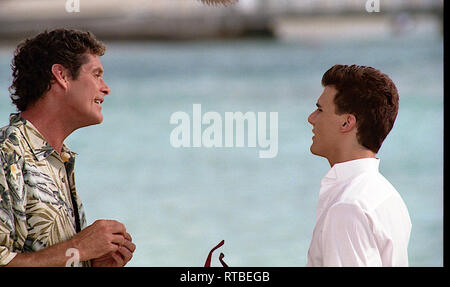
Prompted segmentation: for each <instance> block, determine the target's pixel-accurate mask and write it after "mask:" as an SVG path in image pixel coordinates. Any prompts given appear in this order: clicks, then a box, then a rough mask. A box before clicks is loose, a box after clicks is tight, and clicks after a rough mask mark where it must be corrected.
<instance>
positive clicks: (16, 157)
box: [0, 114, 89, 266]
mask: <svg viewBox="0 0 450 287" xmlns="http://www.w3.org/2000/svg"><path fill="white" fill-rule="evenodd" d="M75 155H76V154H75V153H74V152H71V151H70V150H69V149H68V148H67V146H66V145H63V147H62V151H61V155H60V154H58V153H57V152H56V151H55V150H54V149H53V147H52V146H50V144H49V143H48V142H47V141H46V140H45V139H44V137H43V136H42V135H41V134H40V133H39V131H38V130H37V129H36V128H35V127H34V126H33V125H32V124H31V122H29V121H27V120H25V119H24V118H22V117H21V116H20V114H11V116H10V124H9V125H8V126H6V127H3V128H1V129H0V266H1V265H6V264H8V263H9V262H10V261H11V260H12V259H13V258H14V256H15V255H16V254H17V253H23V252H33V251H38V250H41V249H44V248H46V247H49V246H51V245H54V244H57V243H60V242H63V241H66V240H68V239H70V238H72V237H73V236H74V235H75V234H76V233H77V232H79V231H80V230H81V229H82V228H83V227H84V226H85V225H86V218H85V214H84V211H83V206H82V203H81V201H80V198H79V197H78V195H77V192H76V190H75V177H74V163H75ZM87 265H89V263H88V262H80V266H87Z"/></svg>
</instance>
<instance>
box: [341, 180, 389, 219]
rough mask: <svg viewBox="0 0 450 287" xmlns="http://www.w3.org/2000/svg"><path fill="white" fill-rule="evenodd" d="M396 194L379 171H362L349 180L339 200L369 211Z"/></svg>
mask: <svg viewBox="0 0 450 287" xmlns="http://www.w3.org/2000/svg"><path fill="white" fill-rule="evenodd" d="M396 194H397V191H396V189H395V188H394V187H393V186H392V184H391V183H390V182H389V181H388V180H387V179H386V178H384V176H383V175H382V174H381V173H375V174H374V173H371V174H369V173H363V174H361V175H359V176H357V177H355V178H354V179H353V180H352V181H351V182H349V184H348V185H347V187H346V188H345V191H344V192H343V193H342V196H341V198H340V202H343V203H347V204H354V205H357V206H359V207H360V208H362V209H363V210H365V211H366V212H370V211H372V210H374V209H376V208H377V207H378V206H379V205H380V204H382V203H383V202H384V201H385V200H387V199H388V198H390V197H392V196H394V195H396Z"/></svg>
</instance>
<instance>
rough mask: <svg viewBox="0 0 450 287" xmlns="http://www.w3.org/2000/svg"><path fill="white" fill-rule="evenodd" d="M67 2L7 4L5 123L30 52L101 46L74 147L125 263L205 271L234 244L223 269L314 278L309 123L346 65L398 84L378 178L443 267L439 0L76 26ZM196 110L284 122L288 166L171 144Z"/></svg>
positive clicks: (124, 7) (176, 15)
mask: <svg viewBox="0 0 450 287" xmlns="http://www.w3.org/2000/svg"><path fill="white" fill-rule="evenodd" d="M66 2H67V1H64V0H42V1H39V0H14V1H12V0H0V94H1V97H0V124H1V126H4V125H6V124H7V123H8V116H9V114H10V113H12V112H15V107H14V106H13V105H12V104H11V101H10V98H9V91H8V87H9V86H10V84H11V81H12V76H11V68H10V63H11V60H12V57H13V54H14V49H15V47H16V45H17V44H18V43H19V42H20V41H22V40H23V39H25V38H26V37H30V36H34V35H36V34H37V33H39V32H41V31H43V30H45V29H53V28H57V27H66V28H75V29H81V30H89V31H92V32H93V33H94V34H95V35H96V36H97V37H98V38H99V39H100V40H102V41H103V42H105V44H106V45H107V52H106V54H105V56H103V57H102V63H103V65H104V67H105V76H104V79H105V81H106V82H107V83H108V85H109V86H110V88H111V94H110V95H109V96H107V97H106V99H105V102H104V103H103V115H104V122H103V123H102V124H101V125H97V126H91V127H87V128H84V129H80V130H78V131H76V132H75V133H74V134H72V135H71V136H70V137H69V138H67V140H66V143H67V144H68V145H69V147H70V148H71V149H72V150H73V151H75V152H77V153H78V157H77V161H76V166H75V169H76V182H77V190H78V193H79V194H80V196H81V198H82V200H83V202H84V206H85V210H86V214H87V219H88V224H90V223H92V222H94V221H95V220H96V219H100V218H108V219H116V220H119V221H121V222H123V223H124V224H125V225H126V227H127V230H128V232H129V233H130V234H131V235H132V236H133V240H134V242H135V243H136V245H137V249H136V252H135V255H134V257H133V259H132V261H131V262H130V263H129V265H128V266H203V264H204V262H205V260H206V257H207V255H208V252H209V250H210V249H211V248H212V247H214V246H215V245H216V244H217V243H219V242H220V241H221V240H222V239H224V240H225V244H224V246H222V247H221V248H220V249H219V250H217V251H216V254H215V256H213V263H212V266H220V264H219V261H218V258H217V257H218V255H219V253H220V252H223V253H224V254H225V258H224V261H225V262H227V264H228V265H230V266H236V267H238V266H304V265H306V261H307V259H306V258H307V251H308V247H309V243H310V239H311V236H312V231H313V228H314V224H315V215H316V206H317V200H318V193H319V188H320V180H321V179H322V177H323V176H324V175H325V174H326V173H327V171H328V170H329V168H330V167H329V165H328V162H327V161H326V160H325V159H323V158H319V157H315V156H313V155H312V154H311V153H310V152H309V147H310V144H311V137H312V132H311V126H310V125H309V124H308V122H307V117H308V115H309V114H310V113H311V112H312V111H314V109H315V103H316V100H317V98H318V97H319V95H320V94H321V92H322V89H323V88H322V87H321V85H320V81H321V78H322V75H323V73H324V72H325V71H326V70H327V69H328V68H330V67H331V66H333V65H334V64H359V65H367V66H373V67H375V68H377V69H380V70H381V71H382V72H384V73H386V74H388V75H389V76H390V77H391V78H392V79H393V81H394V82H395V83H396V85H397V88H398V90H399V94H400V110H399V114H398V117H397V120H396V123H395V126H394V128H393V130H392V131H391V133H390V135H389V136H388V137H387V139H386V140H385V142H384V144H383V146H382V148H381V150H380V152H379V154H378V157H379V158H381V163H380V170H381V172H382V173H383V174H384V176H385V177H386V178H387V179H388V180H389V181H390V182H391V183H392V184H393V185H394V186H395V187H396V188H397V190H398V192H399V193H400V194H401V196H402V198H403V199H404V201H405V202H406V205H407V206H408V209H409V213H410V216H411V220H412V224H413V227H412V234H411V240H410V245H409V263H410V266H442V265H443V34H442V33H443V23H442V21H443V1H439V0H438V1H433V0H428V1H427V0H423V1H412V0H411V1H401V0H397V1H393V0H391V1H383V0H381V1H369V2H370V3H375V4H377V2H378V3H379V12H372V13H369V12H368V11H367V9H366V4H367V1H365V0H347V1H337V0H336V1H331V0H303V1H302V0H297V1H295V0H291V1H288V0H284V1H281V0H279V1H275V0H273V1H272V0H271V1H269V0H239V1H238V3H236V4H234V5H228V6H226V7H224V6H207V5H204V4H202V3H201V2H200V1H198V0H147V1H144V0H129V1H119V0H108V1H106V0H89V1H87V0H80V1H79V3H80V6H79V8H80V10H79V12H72V13H69V12H68V11H67V10H66ZM69 2H72V1H69ZM69 8H70V7H69ZM369 8H370V7H369ZM372 8H376V7H375V6H374V5H372ZM69 10H70V9H69ZM369 10H370V9H369ZM196 103H198V104H201V105H202V112H203V113H206V112H207V111H216V112H219V113H220V114H221V115H222V116H223V115H224V113H225V112H237V111H241V112H243V113H245V112H247V111H251V112H255V113H256V112H267V113H268V112H278V118H279V119H278V122H279V123H278V133H279V135H278V137H279V139H278V155H277V156H276V157H275V158H272V159H262V158H259V157H258V151H259V148H258V147H257V148H248V147H243V148H238V147H234V148H206V147H200V148H174V147H172V146H171V144H170V140H169V136H170V133H171V131H172V130H173V128H175V125H171V124H170V123H169V119H170V116H171V115H172V113H174V112H176V111H184V112H186V113H188V114H189V115H191V117H192V105H193V104H196ZM205 128H206V126H203V129H205Z"/></svg>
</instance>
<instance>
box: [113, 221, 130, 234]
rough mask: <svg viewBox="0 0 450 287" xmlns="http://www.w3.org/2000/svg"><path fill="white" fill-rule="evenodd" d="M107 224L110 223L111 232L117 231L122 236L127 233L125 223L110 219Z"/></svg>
mask: <svg viewBox="0 0 450 287" xmlns="http://www.w3.org/2000/svg"><path fill="white" fill-rule="evenodd" d="M109 224H110V228H111V233H119V234H122V235H124V236H125V234H126V233H127V230H126V228H125V225H123V224H122V223H120V222H119V221H116V220H110V221H109Z"/></svg>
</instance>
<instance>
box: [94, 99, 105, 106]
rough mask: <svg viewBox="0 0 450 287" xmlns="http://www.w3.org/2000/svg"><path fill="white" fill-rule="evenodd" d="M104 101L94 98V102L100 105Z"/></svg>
mask: <svg viewBox="0 0 450 287" xmlns="http://www.w3.org/2000/svg"><path fill="white" fill-rule="evenodd" d="M102 102H103V101H102V100H98V99H97V100H94V103H96V104H99V105H101V104H102Z"/></svg>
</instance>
